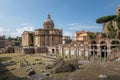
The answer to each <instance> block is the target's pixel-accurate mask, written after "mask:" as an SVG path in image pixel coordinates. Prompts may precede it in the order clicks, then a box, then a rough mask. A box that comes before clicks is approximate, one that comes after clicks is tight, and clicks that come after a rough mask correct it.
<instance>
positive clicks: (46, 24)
mask: <svg viewBox="0 0 120 80" xmlns="http://www.w3.org/2000/svg"><path fill="white" fill-rule="evenodd" d="M43 26H44V28H49V29H50V28H54V22H53V20H52V19H51V17H50V15H48V17H47V19H46V20H45V21H44V23H43Z"/></svg>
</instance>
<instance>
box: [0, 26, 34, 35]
mask: <svg viewBox="0 0 120 80" xmlns="http://www.w3.org/2000/svg"><path fill="white" fill-rule="evenodd" d="M14 30H15V31H12V30H11V29H9V28H8V29H6V28H4V27H0V34H1V35H5V36H6V37H17V36H21V35H22V33H23V32H24V31H33V30H34V27H33V26H31V25H21V27H20V28H16V29H14Z"/></svg>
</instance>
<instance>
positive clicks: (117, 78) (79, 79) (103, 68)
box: [51, 62, 120, 80]
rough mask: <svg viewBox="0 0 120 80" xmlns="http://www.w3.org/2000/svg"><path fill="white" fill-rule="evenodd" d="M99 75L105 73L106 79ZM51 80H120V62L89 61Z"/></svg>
mask: <svg viewBox="0 0 120 80" xmlns="http://www.w3.org/2000/svg"><path fill="white" fill-rule="evenodd" d="M99 75H106V76H107V79H101V78H99ZM51 80H120V63H118V62H98V63H96V62H95V63H94V62H90V63H87V64H81V65H80V69H78V70H76V71H75V72H72V73H71V74H69V75H68V74H66V75H64V76H62V77H55V78H53V79H51Z"/></svg>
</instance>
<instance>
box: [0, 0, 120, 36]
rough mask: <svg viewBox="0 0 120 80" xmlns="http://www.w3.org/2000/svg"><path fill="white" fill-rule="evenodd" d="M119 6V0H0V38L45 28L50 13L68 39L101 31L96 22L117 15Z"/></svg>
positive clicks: (100, 25) (100, 26)
mask: <svg viewBox="0 0 120 80" xmlns="http://www.w3.org/2000/svg"><path fill="white" fill-rule="evenodd" d="M118 6H120V0H0V35H5V36H6V37H16V36H21V34H22V33H23V31H34V30H35V29H39V28H43V22H44V21H45V20H46V18H47V15H48V14H49V13H50V15H51V18H52V20H53V21H54V24H55V28H59V29H62V30H63V35H65V36H71V37H74V34H75V32H76V31H82V30H84V31H92V32H102V27H103V25H102V24H97V23H96V19H97V18H99V17H101V16H106V15H114V14H116V8H117V7H118Z"/></svg>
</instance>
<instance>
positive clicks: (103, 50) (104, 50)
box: [100, 41, 107, 58]
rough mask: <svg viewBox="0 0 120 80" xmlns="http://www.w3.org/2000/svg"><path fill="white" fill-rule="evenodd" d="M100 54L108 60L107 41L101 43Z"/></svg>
mask: <svg viewBox="0 0 120 80" xmlns="http://www.w3.org/2000/svg"><path fill="white" fill-rule="evenodd" d="M100 53H101V55H100V56H101V58H107V43H106V41H101V42H100Z"/></svg>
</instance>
